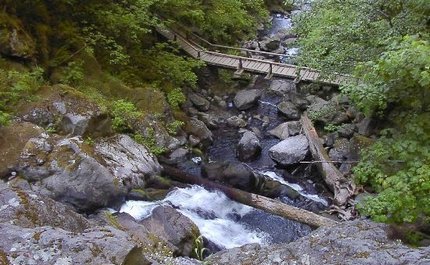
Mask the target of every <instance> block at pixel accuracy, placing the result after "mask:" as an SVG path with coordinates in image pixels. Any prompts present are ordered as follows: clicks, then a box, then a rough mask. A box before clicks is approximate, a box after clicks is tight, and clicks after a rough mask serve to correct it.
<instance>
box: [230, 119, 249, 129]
mask: <svg viewBox="0 0 430 265" xmlns="http://www.w3.org/2000/svg"><path fill="white" fill-rule="evenodd" d="M227 124H228V125H230V126H231V127H235V128H245V127H246V126H247V125H248V123H247V122H246V121H245V120H244V119H242V118H240V117H239V116H231V117H230V118H228V119H227Z"/></svg>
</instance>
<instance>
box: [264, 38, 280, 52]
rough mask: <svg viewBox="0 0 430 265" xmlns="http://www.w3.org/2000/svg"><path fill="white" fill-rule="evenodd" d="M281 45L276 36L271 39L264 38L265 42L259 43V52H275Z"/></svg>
mask: <svg viewBox="0 0 430 265" xmlns="http://www.w3.org/2000/svg"><path fill="white" fill-rule="evenodd" d="M280 45H281V40H280V38H279V37H278V36H274V37H273V38H266V39H265V40H262V41H260V47H261V50H263V51H267V52H271V51H274V50H277V49H278V48H279V47H280Z"/></svg>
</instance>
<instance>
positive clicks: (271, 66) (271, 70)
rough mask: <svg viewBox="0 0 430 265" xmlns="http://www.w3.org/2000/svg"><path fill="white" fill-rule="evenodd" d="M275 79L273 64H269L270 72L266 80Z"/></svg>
mask: <svg viewBox="0 0 430 265" xmlns="http://www.w3.org/2000/svg"><path fill="white" fill-rule="evenodd" d="M272 77H273V64H269V72H267V75H266V76H265V77H264V79H272Z"/></svg>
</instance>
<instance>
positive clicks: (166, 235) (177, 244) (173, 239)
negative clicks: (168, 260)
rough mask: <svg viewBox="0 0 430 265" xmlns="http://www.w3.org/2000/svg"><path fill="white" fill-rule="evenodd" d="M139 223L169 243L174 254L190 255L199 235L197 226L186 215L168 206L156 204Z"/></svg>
mask: <svg viewBox="0 0 430 265" xmlns="http://www.w3.org/2000/svg"><path fill="white" fill-rule="evenodd" d="M140 224H142V225H143V226H144V227H145V228H146V229H148V231H149V232H150V233H151V234H154V235H156V236H157V237H160V238H162V239H164V240H165V241H167V242H168V243H170V244H171V245H172V248H174V249H175V251H174V252H175V254H176V255H182V256H190V255H191V254H192V251H193V244H194V240H195V239H196V238H197V237H198V236H199V235H200V231H199V229H198V227H197V226H196V225H195V224H194V223H193V222H192V221H191V220H190V219H189V218H188V217H186V216H184V215H182V214H181V213H180V212H178V211H176V210H175V209H173V208H172V207H169V206H158V207H157V208H155V209H154V210H153V211H152V214H151V216H150V217H148V218H146V219H144V220H142V221H140Z"/></svg>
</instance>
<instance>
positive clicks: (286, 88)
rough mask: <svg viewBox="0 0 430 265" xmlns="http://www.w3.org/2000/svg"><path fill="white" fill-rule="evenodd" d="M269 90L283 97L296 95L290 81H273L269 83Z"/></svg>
mask: <svg viewBox="0 0 430 265" xmlns="http://www.w3.org/2000/svg"><path fill="white" fill-rule="evenodd" d="M269 90H270V91H272V92H274V93H276V94H278V95H280V96H283V95H285V94H287V93H296V92H297V88H296V84H295V83H294V82H293V81H291V80H285V79H275V80H273V81H272V82H271V83H270V87H269Z"/></svg>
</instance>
